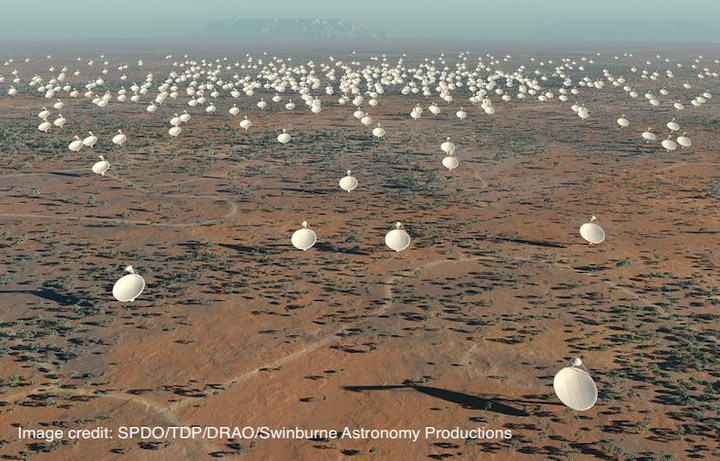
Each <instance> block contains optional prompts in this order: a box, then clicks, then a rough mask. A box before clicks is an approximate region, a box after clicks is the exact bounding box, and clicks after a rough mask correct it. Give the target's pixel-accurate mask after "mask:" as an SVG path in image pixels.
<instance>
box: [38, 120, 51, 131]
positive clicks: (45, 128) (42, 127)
mask: <svg viewBox="0 0 720 461" xmlns="http://www.w3.org/2000/svg"><path fill="white" fill-rule="evenodd" d="M51 126H52V123H50V122H48V121H44V122H42V123H41V124H40V125H38V130H40V131H42V132H43V133H45V132H47V131H48V130H49V129H50V127H51Z"/></svg>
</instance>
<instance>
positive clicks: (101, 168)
mask: <svg viewBox="0 0 720 461" xmlns="http://www.w3.org/2000/svg"><path fill="white" fill-rule="evenodd" d="M108 168H110V162H108V161H107V160H105V157H103V156H102V155H101V156H100V161H99V162H95V164H94V165H93V166H92V171H93V173H95V174H99V175H102V176H105V172H106V171H107V170H108Z"/></svg>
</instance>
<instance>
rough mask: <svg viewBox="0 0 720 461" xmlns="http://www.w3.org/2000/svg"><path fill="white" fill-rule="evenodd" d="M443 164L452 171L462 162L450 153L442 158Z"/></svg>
mask: <svg viewBox="0 0 720 461" xmlns="http://www.w3.org/2000/svg"><path fill="white" fill-rule="evenodd" d="M442 164H443V166H444V167H445V168H447V169H448V170H450V171H452V170H454V169H455V168H457V167H458V165H459V164H460V162H459V161H458V159H457V158H456V157H455V156H454V155H452V154H450V155H448V156H447V157H445V158H444V159H443V160H442Z"/></svg>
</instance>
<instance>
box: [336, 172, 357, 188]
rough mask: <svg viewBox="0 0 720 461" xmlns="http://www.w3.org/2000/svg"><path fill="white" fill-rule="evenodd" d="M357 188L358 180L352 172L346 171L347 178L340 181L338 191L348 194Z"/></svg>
mask: <svg viewBox="0 0 720 461" xmlns="http://www.w3.org/2000/svg"><path fill="white" fill-rule="evenodd" d="M357 186H358V180H357V179H356V178H355V176H353V175H352V171H350V170H348V172H347V176H344V177H343V178H342V179H340V189H342V190H344V191H346V192H350V191H353V190H355V188H357Z"/></svg>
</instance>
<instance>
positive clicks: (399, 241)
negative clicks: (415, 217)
mask: <svg viewBox="0 0 720 461" xmlns="http://www.w3.org/2000/svg"><path fill="white" fill-rule="evenodd" d="M385 245H387V246H388V247H389V248H390V249H391V250H393V251H403V250H404V249H406V248H407V247H409V246H410V235H408V233H407V232H405V230H403V228H402V224H401V223H399V222H398V223H395V229H393V230H391V231H390V232H388V233H387V234H385Z"/></svg>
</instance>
